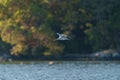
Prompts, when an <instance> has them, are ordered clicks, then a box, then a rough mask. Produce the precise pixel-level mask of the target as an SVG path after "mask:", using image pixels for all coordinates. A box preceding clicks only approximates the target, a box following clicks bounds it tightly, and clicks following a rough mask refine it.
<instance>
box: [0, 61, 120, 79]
mask: <svg viewBox="0 0 120 80" xmlns="http://www.w3.org/2000/svg"><path fill="white" fill-rule="evenodd" d="M119 63H120V62H109V61H94V62H90V61H89V62H87V61H65V62H55V63H54V64H48V62H47V61H44V62H40V63H38V64H34V62H32V63H31V64H0V80H120V64H119Z"/></svg>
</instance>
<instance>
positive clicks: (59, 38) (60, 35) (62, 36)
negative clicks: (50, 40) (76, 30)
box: [56, 33, 70, 40]
mask: <svg viewBox="0 0 120 80" xmlns="http://www.w3.org/2000/svg"><path fill="white" fill-rule="evenodd" d="M57 35H58V36H59V37H58V38H57V39H56V40H70V39H69V37H68V36H67V35H65V34H60V33H57Z"/></svg>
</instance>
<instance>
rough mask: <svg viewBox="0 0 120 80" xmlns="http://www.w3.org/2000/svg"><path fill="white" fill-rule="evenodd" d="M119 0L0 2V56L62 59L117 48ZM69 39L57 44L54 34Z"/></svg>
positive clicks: (119, 18)
mask: <svg viewBox="0 0 120 80" xmlns="http://www.w3.org/2000/svg"><path fill="white" fill-rule="evenodd" d="M119 3H120V1H119V0H0V54H4V53H7V54H11V55H14V56H21V55H22V56H51V55H52V56H64V55H66V54H67V55H69V54H72V55H75V54H83V53H84V54H85V53H92V52H95V51H99V50H104V49H119V46H120V22H119V21H120V15H119V14H120V5H119ZM57 32H59V33H63V34H66V35H69V36H71V37H72V40H70V41H56V40H55V39H56V37H57V35H56V33H57Z"/></svg>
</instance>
